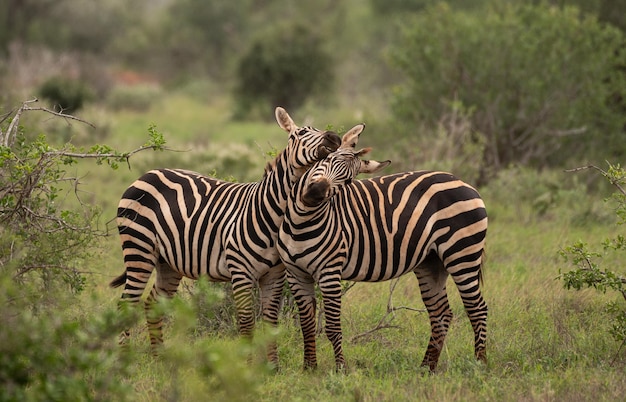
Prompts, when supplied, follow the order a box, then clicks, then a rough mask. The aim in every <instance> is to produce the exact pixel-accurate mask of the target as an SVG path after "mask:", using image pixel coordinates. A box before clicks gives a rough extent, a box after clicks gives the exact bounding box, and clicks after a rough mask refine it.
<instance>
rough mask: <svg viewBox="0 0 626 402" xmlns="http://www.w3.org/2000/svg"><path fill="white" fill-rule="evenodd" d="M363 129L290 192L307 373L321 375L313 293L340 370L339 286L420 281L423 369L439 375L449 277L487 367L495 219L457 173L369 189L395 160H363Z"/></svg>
mask: <svg viewBox="0 0 626 402" xmlns="http://www.w3.org/2000/svg"><path fill="white" fill-rule="evenodd" d="M362 129H363V127H361V130H357V131H354V132H350V133H347V134H346V135H345V136H344V137H343V139H342V145H341V147H340V148H339V149H338V150H337V151H336V152H333V153H332V154H330V155H329V156H328V157H327V158H326V159H325V160H323V161H320V162H318V163H317V164H316V165H314V166H313V167H312V168H311V169H310V170H309V171H308V172H306V173H305V174H304V175H303V176H302V178H301V179H300V181H299V182H298V183H297V184H296V185H295V186H294V187H293V188H292V191H291V195H290V197H289V200H288V204H287V210H286V211H285V219H284V221H283V224H282V225H281V228H280V231H279V239H278V251H279V253H280V256H281V259H282V260H283V262H284V263H285V265H286V269H287V280H288V282H289V285H290V287H291V291H292V293H293V295H294V298H295V301H296V304H297V305H298V309H299V312H300V324H301V327H302V335H303V338H304V367H305V368H315V367H316V366H317V357H316V350H315V308H316V306H315V293H314V285H315V284H316V283H317V285H318V286H319V289H320V291H321V294H322V297H323V303H324V311H325V318H326V335H327V336H328V339H329V340H330V342H331V343H332V346H333V349H334V353H335V363H336V365H337V369H339V370H341V369H342V368H343V367H344V366H345V360H344V356H343V351H342V346H341V343H342V333H341V317H340V315H341V280H342V279H343V280H348V281H364V282H379V281H385V280H390V279H393V278H397V277H399V276H401V275H404V274H406V273H408V272H414V273H415V275H416V277H417V279H418V281H419V286H420V291H421V295H422V300H423V302H424V304H425V306H426V308H427V310H428V314H429V318H430V325H431V336H430V341H429V343H428V347H427V350H426V353H425V356H424V359H423V361H422V366H425V367H428V368H429V369H430V370H431V371H434V370H435V369H436V367H437V362H438V360H439V355H440V353H441V349H442V347H443V343H444V339H445V337H446V333H447V332H448V327H449V326H450V320H451V318H452V311H451V310H450V306H449V304H448V297H447V294H446V281H447V278H448V275H451V276H452V278H453V280H454V282H455V284H456V286H457V288H458V290H459V293H460V296H461V298H462V300H463V305H464V307H465V310H466V312H467V314H468V316H469V319H470V322H471V325H472V327H473V330H474V350H475V355H476V358H478V360H480V361H483V362H486V353H485V341H486V335H487V304H486V303H485V301H484V300H483V297H482V295H481V292H480V284H481V265H482V258H483V249H484V245H485V236H486V233H487V213H486V210H485V205H484V203H483V201H482V200H481V198H480V196H479V195H478V193H477V192H476V190H475V189H473V188H472V187H470V186H469V185H467V184H465V183H463V182H462V181H461V180H459V179H457V178H455V177H454V176H452V175H451V174H449V173H442V172H430V171H419V172H406V173H397V174H392V175H388V176H382V177H375V178H370V179H365V180H355V181H353V179H354V178H355V177H356V176H357V175H358V174H359V173H374V172H377V171H379V170H381V169H382V168H384V167H386V166H387V165H389V163H390V162H389V161H385V162H376V161H367V160H361V159H360V157H361V156H362V155H364V154H366V153H367V152H369V149H364V150H361V151H358V152H357V151H355V150H354V147H355V145H356V143H357V141H358V138H359V135H360V132H361V131H362Z"/></svg>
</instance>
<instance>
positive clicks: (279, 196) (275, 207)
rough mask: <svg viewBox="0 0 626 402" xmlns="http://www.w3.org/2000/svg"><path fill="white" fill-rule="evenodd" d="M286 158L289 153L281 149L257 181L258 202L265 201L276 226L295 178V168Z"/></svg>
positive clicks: (285, 206) (281, 216)
mask: <svg viewBox="0 0 626 402" xmlns="http://www.w3.org/2000/svg"><path fill="white" fill-rule="evenodd" d="M288 160H289V155H288V154H287V151H286V150H283V151H282V152H281V153H280V154H278V156H277V157H276V159H274V160H273V161H272V162H270V163H268V164H267V166H266V168H265V174H264V176H263V180H261V182H260V183H259V185H260V188H259V191H258V194H259V195H260V199H259V202H261V203H266V204H267V206H268V207H269V208H268V209H269V210H271V211H273V212H274V215H275V218H274V219H273V220H274V223H275V224H276V227H278V225H279V224H280V222H281V221H282V218H283V215H284V213H285V209H286V208H287V198H288V197H289V192H290V191H291V187H292V186H293V182H294V181H296V180H297V179H296V175H297V172H296V169H295V168H293V167H291V166H289V163H288Z"/></svg>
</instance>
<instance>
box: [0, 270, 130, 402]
mask: <svg viewBox="0 0 626 402" xmlns="http://www.w3.org/2000/svg"><path fill="white" fill-rule="evenodd" d="M7 274H8V272H7V271H6V270H1V271H0V289H2V291H1V292H0V305H1V306H2V308H1V309H0V320H2V324H3V325H2V329H1V330H0V400H3V401H41V400H47V401H68V400H73V401H91V400H94V401H96V400H99V401H104V400H119V401H123V400H129V399H128V397H127V396H128V394H129V387H128V385H127V384H125V383H123V382H120V381H119V378H124V377H125V376H128V375H129V374H130V372H129V370H128V361H126V360H125V359H124V357H125V356H127V355H120V354H119V353H118V351H119V347H118V346H117V345H116V343H115V342H114V339H115V335H117V334H118V333H119V332H120V331H121V329H122V328H124V326H125V324H124V322H128V321H129V317H124V316H122V315H120V314H119V312H117V311H114V310H109V311H106V312H102V313H100V314H90V315H88V316H86V317H83V318H82V319H80V320H76V318H71V317H69V316H67V315H66V314H63V313H62V312H61V311H60V310H57V309H49V308H46V307H45V306H42V305H41V304H44V303H45V300H51V299H54V298H56V297H60V296H61V295H60V294H59V292H60V291H61V289H48V290H47V292H48V293H45V294H41V293H39V292H38V290H37V289H34V287H33V286H32V284H31V283H28V282H26V283H22V284H19V285H18V284H17V283H16V282H15V281H14V280H13V279H12V278H11V277H10V276H9V275H7ZM27 292H32V293H35V292H37V293H39V294H38V295H37V298H38V299H39V300H38V304H39V305H38V306H33V305H30V303H29V302H27V301H26V300H25V299H24V298H23V295H24V294H25V293H27ZM56 302H57V303H58V300H57V301H56Z"/></svg>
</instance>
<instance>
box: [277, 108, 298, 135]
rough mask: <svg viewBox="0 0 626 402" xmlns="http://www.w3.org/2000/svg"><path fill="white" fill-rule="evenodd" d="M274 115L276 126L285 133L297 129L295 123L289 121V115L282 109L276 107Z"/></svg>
mask: <svg viewBox="0 0 626 402" xmlns="http://www.w3.org/2000/svg"><path fill="white" fill-rule="evenodd" d="M274 114H275V115H276V121H277V122H278V125H279V126H280V128H282V129H283V130H285V131H286V132H288V133H291V132H292V131H293V130H295V129H297V128H298V126H297V125H296V123H294V122H293V120H292V119H291V116H289V113H287V111H286V110H285V109H283V108H282V107H280V106H278V107H277V108H276V110H275V111H274Z"/></svg>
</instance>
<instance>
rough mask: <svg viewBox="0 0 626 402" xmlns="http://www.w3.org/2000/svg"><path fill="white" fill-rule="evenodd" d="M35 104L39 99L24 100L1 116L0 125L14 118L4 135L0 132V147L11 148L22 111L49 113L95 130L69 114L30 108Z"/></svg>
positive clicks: (42, 108)
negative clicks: (16, 107)
mask: <svg viewBox="0 0 626 402" xmlns="http://www.w3.org/2000/svg"><path fill="white" fill-rule="evenodd" d="M35 102H39V99H37V98H33V99H31V100H26V101H24V102H23V103H22V106H20V107H19V108H18V109H17V110H15V109H14V110H12V111H10V112H9V113H7V114H5V115H4V116H2V120H0V123H2V122H4V121H5V120H6V119H8V118H9V117H10V116H11V115H12V114H13V113H14V112H15V116H13V120H11V123H10V124H9V127H8V128H7V131H6V132H5V133H2V131H1V130H0V145H3V146H5V147H11V146H13V142H14V141H15V136H16V135H17V129H18V127H19V122H20V118H21V117H22V113H23V112H24V111H43V112H46V113H50V114H52V115H54V116H57V117H61V118H64V119H70V120H76V121H79V122H81V123H84V124H87V125H88V126H90V127H93V128H96V126H95V125H94V124H92V123H90V122H88V121H86V120H83V119H81V118H79V117H76V116H72V115H71V114H66V113H63V111H62V110H61V111H60V112H56V111H54V110H50V109H48V108H46V107H31V106H30V105H31V104H33V103H35Z"/></svg>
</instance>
